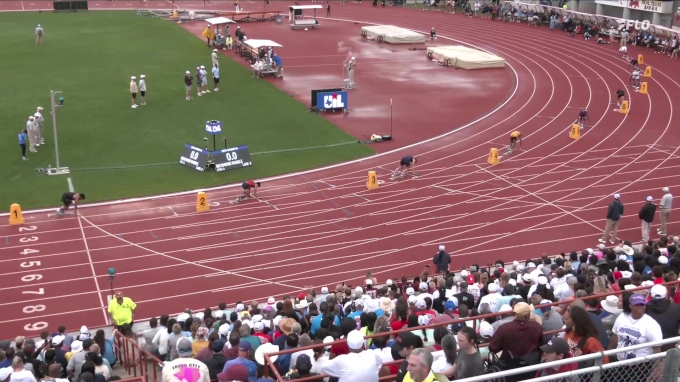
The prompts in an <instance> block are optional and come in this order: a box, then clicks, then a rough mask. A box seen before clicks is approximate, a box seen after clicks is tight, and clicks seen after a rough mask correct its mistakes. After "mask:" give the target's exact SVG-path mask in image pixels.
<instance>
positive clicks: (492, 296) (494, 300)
mask: <svg viewBox="0 0 680 382" xmlns="http://www.w3.org/2000/svg"><path fill="white" fill-rule="evenodd" d="M500 298H501V295H500V294H499V293H489V294H487V295H486V296H484V297H482V299H481V300H479V305H480V306H481V305H482V304H489V309H491V313H496V312H497V311H498V310H497V309H498V308H500V306H498V307H497V306H496V305H498V300H499V299H500Z"/></svg>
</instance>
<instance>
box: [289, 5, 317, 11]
mask: <svg viewBox="0 0 680 382" xmlns="http://www.w3.org/2000/svg"><path fill="white" fill-rule="evenodd" d="M290 9H302V10H304V9H323V7H322V6H320V5H291V6H290Z"/></svg>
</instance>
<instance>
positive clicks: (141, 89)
mask: <svg viewBox="0 0 680 382" xmlns="http://www.w3.org/2000/svg"><path fill="white" fill-rule="evenodd" d="M139 95H140V96H141V97H140V98H141V99H140V101H141V102H140V103H139V104H140V105H142V106H144V105H146V101H145V100H144V96H146V76H145V75H143V74H142V75H141V76H139Z"/></svg>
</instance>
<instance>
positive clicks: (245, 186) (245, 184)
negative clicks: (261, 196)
mask: <svg viewBox="0 0 680 382" xmlns="http://www.w3.org/2000/svg"><path fill="white" fill-rule="evenodd" d="M241 187H243V189H244V190H250V185H249V184H248V182H243V184H242V185H241Z"/></svg>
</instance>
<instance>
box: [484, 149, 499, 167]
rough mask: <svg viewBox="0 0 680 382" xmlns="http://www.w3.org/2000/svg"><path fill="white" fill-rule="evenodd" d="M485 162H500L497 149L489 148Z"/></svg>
mask: <svg viewBox="0 0 680 382" xmlns="http://www.w3.org/2000/svg"><path fill="white" fill-rule="evenodd" d="M487 162H489V164H492V165H493V164H499V163H500V162H501V160H500V158H499V157H498V149H491V151H490V152H489V159H487Z"/></svg>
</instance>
